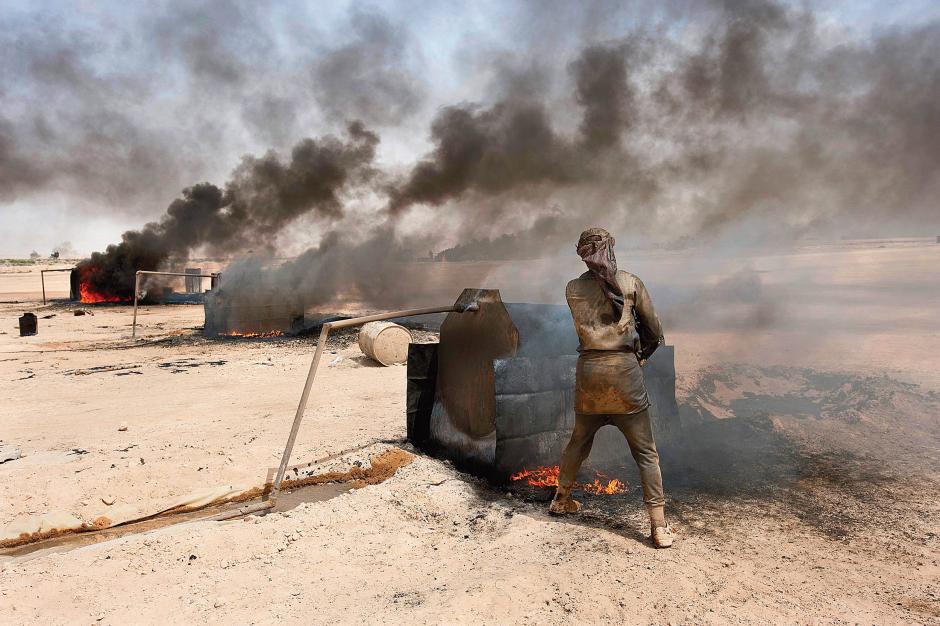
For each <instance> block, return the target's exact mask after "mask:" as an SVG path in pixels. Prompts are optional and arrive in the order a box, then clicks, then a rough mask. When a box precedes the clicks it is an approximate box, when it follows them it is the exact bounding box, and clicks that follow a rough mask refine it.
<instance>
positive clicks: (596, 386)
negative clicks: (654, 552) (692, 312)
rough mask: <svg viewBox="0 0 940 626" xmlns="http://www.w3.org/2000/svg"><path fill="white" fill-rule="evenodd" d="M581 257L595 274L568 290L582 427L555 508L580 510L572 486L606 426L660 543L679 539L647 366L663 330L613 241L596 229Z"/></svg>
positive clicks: (569, 450)
mask: <svg viewBox="0 0 940 626" xmlns="http://www.w3.org/2000/svg"><path fill="white" fill-rule="evenodd" d="M577 250H578V256H580V257H581V259H582V260H583V261H584V263H585V264H586V265H587V267H588V271H586V272H585V273H583V274H581V276H579V277H578V278H575V279H574V280H572V281H571V282H569V283H568V288H567V289H566V291H565V295H566V297H567V299H568V307H569V308H570V309H571V316H572V317H573V318H574V325H575V328H576V329H577V331H578V338H579V339H580V340H581V343H580V345H579V346H578V352H579V353H580V356H579V357H578V368H577V377H576V383H575V409H574V410H575V424H574V431H573V432H572V433H571V440H570V441H569V442H568V445H567V447H566V448H565V451H564V454H563V455H562V458H561V468H560V473H559V476H558V489H557V491H556V492H555V498H554V500H552V504H551V507H550V508H549V511H550V512H551V513H554V514H556V515H563V514H565V513H574V512H576V511H578V510H579V509H580V508H581V504H580V503H579V502H577V501H576V500H573V499H572V498H571V488H572V485H573V484H574V480H575V476H576V475H577V473H578V469H580V467H581V463H583V462H584V459H586V458H587V457H588V454H590V452H591V445H592V444H593V443H594V435H595V433H597V431H598V429H599V428H600V427H601V426H604V425H605V424H613V425H614V426H616V427H617V428H619V429H620V432H622V433H623V435H624V437H626V438H627V443H628V444H629V445H630V452H631V454H632V455H633V459H634V460H635V461H636V463H637V465H638V466H639V468H640V481H641V483H642V485H643V501H644V502H645V503H646V508H647V510H648V511H649V516H650V530H651V533H650V534H651V538H652V540H653V543H654V544H655V545H656V547H657V548H668V547H669V546H671V545H672V542H673V538H674V536H673V531H672V528H671V527H670V526H669V525H668V524H667V523H666V516H665V513H664V511H663V507H664V505H665V499H664V497H663V478H662V474H661V473H660V471H659V453H657V452H656V443H655V441H653V430H652V427H651V425H650V415H649V406H650V401H649V397H648V396H647V394H646V385H645V384H644V382H643V371H642V370H641V369H640V364H641V363H643V362H644V361H645V360H646V359H648V358H649V357H650V356H652V354H653V352H654V351H655V350H656V348H658V347H659V346H660V345H661V344H662V343H663V342H664V339H663V330H662V326H661V325H660V323H659V318H657V317H656V312H655V311H654V310H653V303H652V301H651V300H650V296H649V293H648V292H647V291H646V287H645V286H644V285H643V282H642V281H641V280H640V279H639V278H637V277H636V276H634V275H633V274H630V273H629V272H624V271H622V270H620V271H618V270H617V260H616V259H615V258H614V238H613V237H612V236H611V235H610V233H608V232H607V231H606V230H604V229H603V228H589V229H588V230H586V231H584V232H583V233H581V238H580V239H579V240H578V248H577Z"/></svg>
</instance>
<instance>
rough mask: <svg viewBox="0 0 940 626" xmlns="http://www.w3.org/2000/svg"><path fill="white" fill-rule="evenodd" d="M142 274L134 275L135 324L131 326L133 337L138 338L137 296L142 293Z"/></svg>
mask: <svg viewBox="0 0 940 626" xmlns="http://www.w3.org/2000/svg"><path fill="white" fill-rule="evenodd" d="M140 274H141V273H140V272H139V271H138V272H137V273H136V274H135V275H134V323H133V325H132V326H131V328H132V329H133V330H131V337H136V336H137V294H139V293H140Z"/></svg>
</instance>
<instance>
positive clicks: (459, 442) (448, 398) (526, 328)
mask: <svg viewBox="0 0 940 626" xmlns="http://www.w3.org/2000/svg"><path fill="white" fill-rule="evenodd" d="M470 302H477V303H478V304H479V310H478V311H477V312H475V313H472V314H450V315H448V316H447V317H446V318H445V319H444V321H443V323H442V324H441V329H440V333H441V338H440V343H439V344H412V345H411V346H410V349H409V356H408V399H407V409H408V438H409V439H410V440H411V441H412V442H414V443H415V444H416V445H418V446H421V447H423V448H424V449H426V450H428V451H430V452H432V453H433V454H436V455H438V456H441V457H444V458H448V459H451V460H453V461H454V462H455V463H456V464H458V465H460V466H461V467H464V468H465V469H468V470H470V471H473V472H474V473H477V474H481V475H486V476H488V477H490V478H492V479H494V480H498V481H504V480H506V479H507V478H508V476H509V475H510V474H511V473H513V472H516V471H519V470H521V469H525V468H533V467H539V466H544V465H556V464H557V463H558V461H559V459H560V457H561V451H562V449H563V447H564V445H565V443H566V442H567V440H568V437H569V435H570V433H571V429H572V428H573V427H574V378H575V365H576V363H577V347H578V337H577V334H576V332H575V329H574V324H573V323H572V320H571V315H570V313H569V311H568V308H567V307H566V306H564V305H543V304H518V303H504V302H503V301H502V299H501V298H500V295H499V292H498V291H496V290H490V289H466V290H464V292H463V293H462V294H461V296H460V298H458V300H457V303H458V304H466V303H470ZM673 358H674V352H673V348H672V346H663V347H661V348H660V349H659V350H658V351H657V352H656V354H655V355H654V356H653V358H652V359H650V361H649V362H648V363H647V364H646V365H645V366H644V368H643V369H644V376H645V379H646V385H647V390H648V392H649V394H650V399H651V401H652V403H653V406H652V409H651V414H652V416H653V426H654V430H655V433H656V437H657V440H658V441H660V442H662V441H664V440H668V439H669V438H670V436H672V435H673V434H674V433H675V432H676V431H677V429H678V420H679V410H678V406H677V404H676V398H675V366H674V361H673ZM628 461H629V450H628V448H627V445H626V442H625V441H624V439H623V435H622V434H621V433H620V432H619V431H618V430H617V429H616V428H614V427H612V426H610V427H608V426H605V427H604V428H602V429H601V430H600V431H599V432H598V435H597V438H596V439H595V444H594V448H593V450H592V453H591V457H590V458H589V459H588V464H587V465H588V466H594V467H603V466H610V467H612V466H620V465H623V464H627V462H628Z"/></svg>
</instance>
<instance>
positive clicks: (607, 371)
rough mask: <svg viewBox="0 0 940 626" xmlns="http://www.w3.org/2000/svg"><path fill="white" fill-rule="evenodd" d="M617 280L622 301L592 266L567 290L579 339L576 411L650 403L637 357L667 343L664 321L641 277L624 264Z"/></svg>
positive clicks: (635, 409) (624, 410) (620, 410)
mask: <svg viewBox="0 0 940 626" xmlns="http://www.w3.org/2000/svg"><path fill="white" fill-rule="evenodd" d="M615 280H616V282H617V286H618V287H619V288H620V293H621V294H623V302H622V305H621V303H619V302H616V303H615V302H614V301H612V300H611V299H610V298H609V297H608V295H607V294H606V293H605V292H604V290H603V288H602V286H601V285H600V281H599V280H598V279H597V278H596V277H595V276H594V274H593V273H592V272H590V271H588V272H585V273H584V274H582V275H581V276H579V277H578V278H576V279H574V280H572V281H571V282H569V283H568V287H567V289H566V290H565V295H566V297H567V300H568V307H569V308H570V309H571V316H572V318H573V319H574V325H575V329H576V330H577V333H578V338H579V339H580V345H579V346H578V352H579V353H580V357H579V358H578V368H577V378H576V385H575V412H576V413H583V414H625V415H630V414H634V413H639V412H640V411H643V410H644V409H646V408H647V407H649V404H650V402H649V396H648V395H647V393H646V385H645V384H644V382H643V372H642V370H641V369H640V364H639V359H647V358H649V357H650V356H651V355H652V354H653V352H655V351H656V348H658V347H659V346H660V345H661V344H662V343H663V331H662V326H661V324H660V323H659V318H657V317H656V311H655V309H653V302H652V300H651V299H650V296H649V292H648V291H647V290H646V286H645V285H644V284H643V282H642V281H641V280H640V279H639V278H637V277H636V276H634V275H633V274H630V273H629V272H624V271H622V270H620V271H617V273H616V275H615ZM618 305H620V306H618ZM618 309H620V310H619V311H618Z"/></svg>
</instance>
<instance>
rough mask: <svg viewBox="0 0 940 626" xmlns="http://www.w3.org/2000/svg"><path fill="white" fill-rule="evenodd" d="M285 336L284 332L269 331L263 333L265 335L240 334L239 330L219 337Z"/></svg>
mask: <svg viewBox="0 0 940 626" xmlns="http://www.w3.org/2000/svg"><path fill="white" fill-rule="evenodd" d="M283 334H284V333H282V332H281V331H279V330H269V331H266V332H263V333H243V332H240V331H237V330H233V331H230V332H227V333H219V337H252V338H258V337H280V336H281V335H283Z"/></svg>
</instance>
